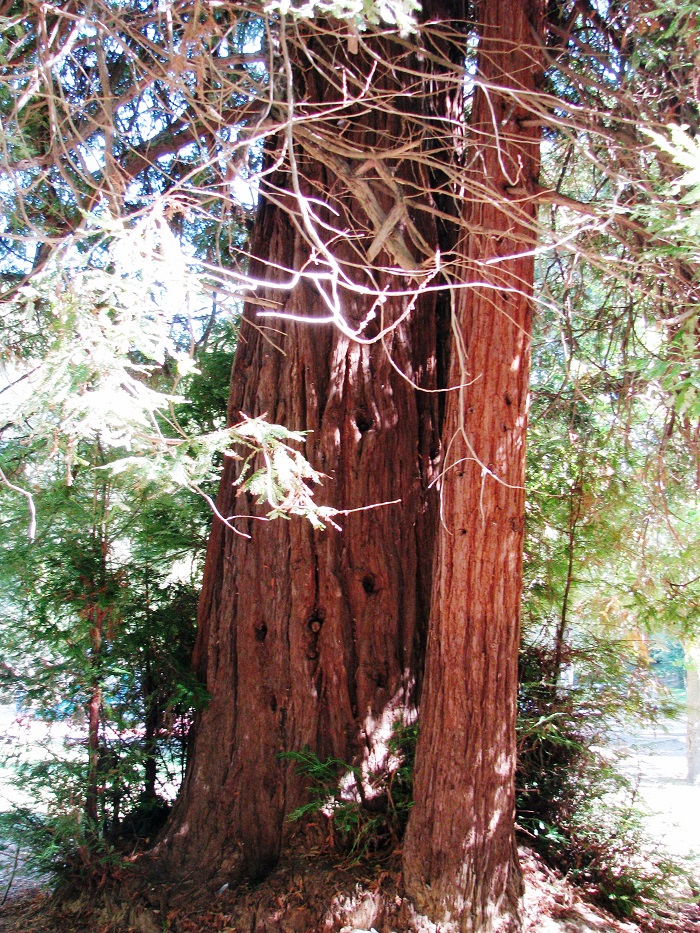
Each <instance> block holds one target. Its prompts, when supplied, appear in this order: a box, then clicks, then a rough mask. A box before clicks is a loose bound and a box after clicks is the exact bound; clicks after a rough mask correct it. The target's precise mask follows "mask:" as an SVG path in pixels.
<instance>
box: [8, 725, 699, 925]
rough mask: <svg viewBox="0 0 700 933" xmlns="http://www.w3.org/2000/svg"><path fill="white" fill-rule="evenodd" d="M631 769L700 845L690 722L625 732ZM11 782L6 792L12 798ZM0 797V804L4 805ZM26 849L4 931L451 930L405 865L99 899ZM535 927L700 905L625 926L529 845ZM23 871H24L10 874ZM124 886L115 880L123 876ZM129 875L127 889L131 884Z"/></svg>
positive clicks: (529, 898) (301, 872)
mask: <svg viewBox="0 0 700 933" xmlns="http://www.w3.org/2000/svg"><path fill="white" fill-rule="evenodd" d="M619 741H620V744H621V745H623V746H626V747H627V749H628V750H629V757H628V758H627V761H626V765H625V768H626V771H627V773H628V774H629V775H630V777H632V778H633V780H635V781H636V783H637V792H638V795H639V798H640V800H642V801H643V802H644V803H646V805H647V807H648V808H649V810H650V811H653V812H650V815H649V816H648V819H647V828H648V829H649V832H650V835H653V837H654V838H655V839H657V840H658V841H659V842H660V843H661V844H663V845H664V847H665V848H666V849H667V850H668V851H669V852H670V853H671V854H672V855H674V856H676V857H685V856H687V855H689V854H690V853H692V851H693V850H694V849H695V850H697V849H698V848H700V786H691V785H688V784H687V783H686V782H685V780H684V777H685V775H684V768H685V734H684V726H683V724H682V723H673V722H672V723H667V724H665V728H660V727H657V728H656V729H646V730H643V731H642V732H640V733H639V734H636V735H634V736H622V737H620V740H619ZM3 789H4V790H7V788H6V787H5V788H2V787H0V795H2V796H7V795H6V794H3V793H2V792H3ZM2 808H3V807H2V804H0V809H2ZM16 854H17V853H16V850H15V849H14V848H13V847H11V846H6V847H5V849H4V852H3V848H2V844H1V841H0V900H2V898H3V896H4V895H5V893H6V891H8V885H9V891H8V897H7V900H6V902H5V904H4V905H3V906H2V907H0V933H127V931H128V933H163V931H168V933H239V931H240V933H244V931H245V933H341V931H342V933H365V931H366V933H369V931H374V933H409V931H412V933H448V931H449V926H446V925H444V924H442V925H440V926H435V925H433V924H431V923H429V922H428V921H427V920H425V918H422V917H420V916H419V915H416V914H415V912H414V911H413V909H412V908H411V905H410V904H409V902H408V900H406V898H405V897H404V896H403V892H402V889H401V876H400V862H399V859H398V858H396V857H394V858H393V859H389V860H388V861H386V862H384V863H382V864H376V865H371V866H367V865H365V866H356V867H354V868H342V867H338V865H334V864H332V863H330V862H328V861H327V860H324V859H323V857H316V858H309V857H308V856H307V857H298V858H296V859H295V860H292V861H288V862H286V863H283V864H281V865H280V866H279V868H278V869H277V870H276V871H275V872H273V874H272V875H271V876H270V877H269V878H268V879H267V880H266V881H265V882H264V883H263V884H260V885H259V886H257V887H255V888H239V889H236V890H223V889H221V890H218V891H208V890H206V889H203V888H199V889H193V888H178V887H173V886H168V885H158V886H150V887H144V885H143V884H140V885H137V886H136V885H134V883H133V882H132V881H130V879H129V876H128V875H122V876H120V878H115V879H113V882H112V884H111V885H109V886H106V887H105V888H104V889H102V890H101V891H100V893H99V894H98V895H97V896H95V895H93V896H88V895H86V894H84V893H83V894H82V895H73V896H72V897H66V898H64V899H63V900H56V899H52V898H51V897H50V896H49V894H48V893H47V891H46V886H45V884H43V883H42V879H37V878H35V877H32V876H31V874H30V873H29V872H28V871H27V870H26V868H25V867H24V866H23V864H22V860H21V853H20V859H19V861H18V864H17V866H16V870H15V856H16ZM520 855H521V862H522V865H523V872H524V877H525V889H526V894H525V900H524V914H525V922H524V930H525V931H526V933H640V931H644V933H646V931H653V933H700V904H699V903H696V904H693V903H686V904H685V905H681V904H677V905H671V904H669V905H668V906H667V907H666V910H665V915H666V916H665V918H664V919H657V920H656V921H655V922H654V923H653V924H651V923H647V924H642V925H641V926H640V925H637V924H634V923H631V922H626V923H625V922H621V921H617V920H615V919H614V918H612V917H611V916H610V915H609V914H607V913H605V911H603V910H601V909H600V908H599V907H597V906H595V905H594V904H592V903H591V902H590V901H589V900H587V899H586V897H585V894H584V892H581V891H580V890H578V889H576V888H574V887H572V886H571V885H570V884H568V882H567V881H566V879H564V878H562V877H561V876H560V875H558V874H557V873H556V872H554V871H552V870H550V869H549V868H548V867H546V866H545V865H544V864H543V863H542V861H541V860H540V859H539V858H538V857H537V856H536V855H535V854H534V853H533V852H532V851H530V850H529V849H521V851H520ZM13 871H14V878H13V880H12V882H11V884H10V878H11V876H12V874H13ZM115 882H116V883H115ZM120 882H121V890H120Z"/></svg>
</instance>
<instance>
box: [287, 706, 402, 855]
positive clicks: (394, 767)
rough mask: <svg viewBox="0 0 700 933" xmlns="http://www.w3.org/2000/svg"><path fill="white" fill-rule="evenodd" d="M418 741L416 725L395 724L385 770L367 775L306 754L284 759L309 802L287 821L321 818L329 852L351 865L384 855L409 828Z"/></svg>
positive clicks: (307, 751)
mask: <svg viewBox="0 0 700 933" xmlns="http://www.w3.org/2000/svg"><path fill="white" fill-rule="evenodd" d="M417 741H418V727H417V725H416V724H406V723H403V722H397V723H396V724H395V725H394V728H393V730H392V736H391V739H390V740H389V749H388V752H389V755H388V758H387V761H386V764H385V767H384V768H383V769H382V770H381V771H377V772H371V773H368V772H367V771H366V769H363V768H361V767H357V766H355V765H350V764H347V763H346V762H344V761H340V760H339V759H337V758H328V759H326V760H325V761H322V760H321V759H320V758H319V757H318V756H317V755H315V754H314V753H313V752H312V751H311V750H310V749H308V748H304V749H302V750H301V751H299V752H286V753H284V754H282V756H281V757H282V759H283V760H284V761H289V762H291V763H293V764H294V765H295V768H296V772H297V774H298V775H299V776H300V777H302V778H303V779H304V780H305V782H306V789H307V794H308V798H309V799H308V802H307V803H305V804H303V805H302V806H300V807H298V808H297V809H296V810H293V811H292V812H291V813H290V814H289V816H288V817H287V819H288V820H291V821H297V820H305V819H308V818H309V817H316V816H323V817H325V819H326V820H327V822H328V828H329V831H330V832H329V835H330V839H331V840H332V844H333V846H334V847H335V849H336V851H337V852H339V853H340V854H341V855H342V857H343V858H344V859H345V860H347V861H349V862H350V863H351V864H354V863H356V862H360V861H362V860H364V859H369V858H371V859H377V858H379V857H381V856H383V855H385V854H387V853H388V852H390V851H391V850H392V849H393V848H394V847H395V846H396V845H397V844H398V842H399V841H400V840H401V838H402V837H403V833H404V830H405V828H406V823H407V822H408V814H409V811H410V808H411V804H412V790H413V766H414V761H415V749H416V743H417Z"/></svg>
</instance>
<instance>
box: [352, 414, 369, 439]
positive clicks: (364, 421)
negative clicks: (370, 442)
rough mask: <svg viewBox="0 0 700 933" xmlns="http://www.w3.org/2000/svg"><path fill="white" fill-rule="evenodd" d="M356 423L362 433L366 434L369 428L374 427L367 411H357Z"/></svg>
mask: <svg viewBox="0 0 700 933" xmlns="http://www.w3.org/2000/svg"><path fill="white" fill-rule="evenodd" d="M355 424H356V425H357V430H358V431H359V432H360V434H364V433H365V431H369V429H370V428H371V427H372V419H371V418H370V416H369V415H368V414H367V412H366V411H356V412H355Z"/></svg>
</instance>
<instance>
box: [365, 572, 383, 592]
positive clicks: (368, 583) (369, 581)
mask: <svg viewBox="0 0 700 933" xmlns="http://www.w3.org/2000/svg"><path fill="white" fill-rule="evenodd" d="M362 589H363V590H364V591H365V593H367V595H368V596H372V595H373V594H374V593H376V592H377V590H378V589H379V587H378V586H377V578H376V577H375V575H374V574H373V573H366V574H365V575H364V577H363V578H362Z"/></svg>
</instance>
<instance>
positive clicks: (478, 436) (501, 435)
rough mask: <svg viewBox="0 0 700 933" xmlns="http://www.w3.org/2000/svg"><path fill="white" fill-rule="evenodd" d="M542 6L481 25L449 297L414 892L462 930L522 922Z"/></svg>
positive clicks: (488, 9)
mask: <svg viewBox="0 0 700 933" xmlns="http://www.w3.org/2000/svg"><path fill="white" fill-rule="evenodd" d="M542 18H543V15H542V4H541V3H539V2H538V0H534V2H526V0H520V2H518V3H513V2H511V0H490V2H488V3H485V4H483V7H482V10H481V15H480V20H481V26H480V39H479V42H480V46H479V59H478V62H479V69H478V79H477V87H476V92H475V97H474V103H473V109H472V118H471V126H470V142H471V144H472V146H473V147H474V148H475V150H476V152H477V153H478V157H474V156H472V162H473V164H474V165H475V168H474V169H473V171H472V172H471V179H470V180H471V182H472V184H471V185H470V186H469V188H468V190H469V192H470V194H469V198H468V200H466V201H465V204H464V215H463V229H464V235H463V239H462V241H461V246H460V252H461V256H462V259H463V265H464V273H463V281H462V283H461V285H462V287H460V288H459V289H458V290H457V289H455V296H456V300H455V311H454V313H455V327H454V331H455V334H456V339H457V343H458V348H457V349H456V351H453V354H452V367H451V378H450V383H451V384H452V385H460V384H461V385H462V386H463V388H462V389H461V390H460V392H459V393H455V392H452V393H450V394H449V395H448V401H447V408H446V414H445V425H444V447H445V461H444V464H443V468H442V469H443V480H442V491H441V495H442V500H441V517H442V521H441V523H440V528H439V532H438V544H437V554H436V562H435V574H434V582H433V593H432V605H431V621H430V634H429V639H428V655H427V668H426V682H425V689H424V693H423V700H422V708H421V732H420V738H419V743H418V749H417V753H416V775H415V803H414V808H413V810H412V813H411V818H410V820H409V826H408V831H407V839H406V844H405V850H404V872H405V877H406V883H407V887H408V890H409V892H410V893H411V894H412V896H413V898H414V900H415V903H416V904H417V906H418V907H419V908H421V909H422V910H424V911H425V912H426V913H428V914H429V915H430V916H431V917H433V918H434V919H436V920H443V919H447V918H450V917H451V918H452V919H453V920H455V921H456V923H457V926H458V928H459V929H460V930H469V931H472V930H473V931H476V930H491V929H507V928H509V927H511V926H512V927H516V926H517V922H518V921H517V917H518V900H519V896H520V891H521V880H520V873H519V868H518V862H517V851H516V846H515V835H514V815H515V799H514V777H515V763H516V747H515V715H516V695H517V660H518V644H519V616H520V595H521V588H522V587H521V581H522V548H523V533H524V517H525V515H524V510H525V490H524V482H525V433H526V426H527V408H528V385H529V372H530V346H529V344H530V333H531V322H532V307H531V304H532V301H531V298H532V289H533V276H534V258H533V251H532V249H533V246H534V217H535V203H534V195H535V185H536V182H537V175H538V167H539V145H540V134H541V127H540V125H539V124H538V122H537V121H536V120H533V119H532V118H531V112H532V104H533V95H534V94H535V92H536V91H537V88H538V82H539V80H540V76H541V64H540V52H539V50H538V45H537V42H538V38H539V36H540V35H541V29H542Z"/></svg>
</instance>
